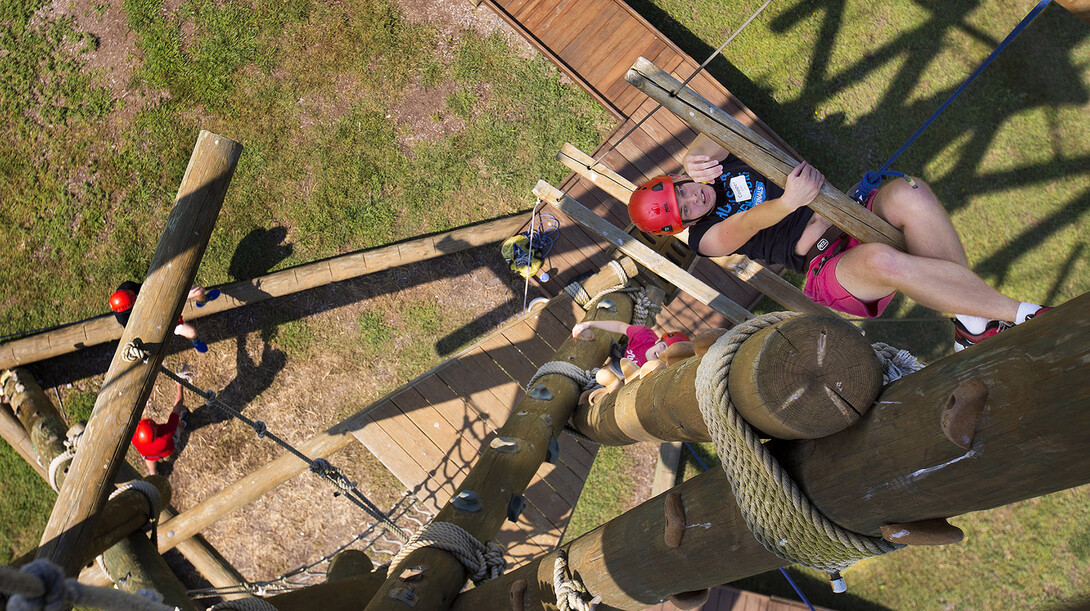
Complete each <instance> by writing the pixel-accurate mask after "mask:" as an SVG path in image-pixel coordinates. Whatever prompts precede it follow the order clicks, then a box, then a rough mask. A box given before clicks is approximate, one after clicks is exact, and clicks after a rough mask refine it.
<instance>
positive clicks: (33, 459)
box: [0, 403, 49, 481]
mask: <svg viewBox="0 0 1090 611" xmlns="http://www.w3.org/2000/svg"><path fill="white" fill-rule="evenodd" d="M0 437H3V438H4V441H6V442H8V445H10V446H11V447H12V448H13V449H14V450H15V451H16V452H17V453H18V454H19V456H22V457H23V460H25V461H26V462H27V464H28V465H30V466H31V467H32V468H33V469H34V470H35V471H37V472H38V475H41V476H42V479H44V480H46V481H49V474H48V473H46V467H45V466H44V465H42V463H40V462H38V454H37V453H36V452H35V451H34V443H33V442H32V441H30V435H28V434H27V432H26V429H24V428H23V423H21V422H19V419H18V418H16V417H15V414H13V413H12V412H11V407H10V406H9V405H8V404H7V403H0Z"/></svg>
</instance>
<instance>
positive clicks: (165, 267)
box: [38, 131, 242, 575]
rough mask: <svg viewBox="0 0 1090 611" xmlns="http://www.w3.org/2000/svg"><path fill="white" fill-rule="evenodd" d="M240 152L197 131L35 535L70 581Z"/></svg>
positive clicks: (148, 390)
mask: <svg viewBox="0 0 1090 611" xmlns="http://www.w3.org/2000/svg"><path fill="white" fill-rule="evenodd" d="M241 152H242V146H241V145H240V144H239V143H237V142H234V141H232V140H229V139H227V138H224V137H222V136H218V135H216V134H213V133H211V132H207V131H202V132H201V133H200V135H199V136H198V138H197V144H196V146H195V147H194V149H193V155H192V156H191V157H190V160H189V167H188V168H186V172H185V175H184V176H183V178H182V184H181V187H180V188H179V189H178V196H177V198H176V199H175V203H174V207H173V209H172V210H171V213H170V216H169V217H168V218H167V220H166V224H165V228H164V231H163V236H162V238H161V239H160V241H159V246H158V248H156V251H155V254H154V255H153V256H152V261H151V267H150V269H149V270H148V275H147V277H146V279H145V280H144V283H143V287H142V288H141V290H140V294H139V295H138V296H137V298H136V304H135V305H134V306H133V309H132V314H131V317H130V319H129V323H128V325H127V326H126V327H125V331H124V333H123V334H122V336H121V342H120V346H119V348H118V350H117V352H116V353H115V354H114V358H113V361H112V362H111V363H110V367H109V369H108V370H107V372H106V378H105V381H104V382H103V385H102V390H101V392H100V393H99V395H98V400H97V401H96V402H95V408H94V411H93V412H92V414H91V419H90V422H89V423H88V425H87V430H86V432H85V433H84V437H83V441H82V443H81V447H80V450H79V452H77V454H76V458H75V460H73V462H72V467H71V468H70V470H69V474H68V478H67V479H66V480H65V483H64V485H63V486H61V490H60V493H59V495H58V497H57V504H56V505H55V506H54V508H53V513H52V515H50V518H49V523H48V524H47V525H46V528H45V533H44V534H43V535H42V547H41V548H40V549H39V554H38V557H39V558H43V559H47V560H50V561H52V562H54V563H56V564H58V565H60V566H62V567H63V568H64V569H65V572H66V573H68V574H70V575H75V574H76V573H77V572H78V571H79V568H80V564H78V558H80V557H82V555H83V549H84V548H86V546H87V543H88V541H89V540H90V536H91V529H92V527H93V524H94V521H95V519H96V517H97V515H98V513H99V512H100V511H101V510H102V505H103V503H104V501H105V498H104V494H105V492H106V488H107V487H106V484H107V483H109V482H112V481H113V480H114V477H116V475H117V471H118V467H119V465H120V464H121V462H123V460H124V456H125V452H126V450H127V449H128V447H129V443H130V440H131V438H132V434H133V431H134V430H135V429H136V423H137V422H138V421H139V419H140V414H141V412H142V410H143V407H144V405H145V404H146V403H147V400H148V396H149V395H150V394H151V389H152V386H153V385H154V383H155V379H156V377H158V374H159V366H160V365H161V364H162V362H163V358H164V357H165V356H166V352H167V346H168V344H169V340H170V339H172V338H173V336H174V327H175V325H176V322H177V320H178V315H179V314H180V313H181V311H182V304H183V303H184V302H185V299H186V295H187V293H188V292H189V288H190V286H191V285H192V282H193V278H194V276H195V275H196V273H197V267H198V266H199V265H200V261H201V257H202V256H203V254H204V249H205V248H206V247H207V245H208V239H209V237H210V236H211V234H212V228H213V227H214V226H215V222H216V218H217V216H218V215H219V211H220V207H221V206H222V205H223V200H224V196H225V195H226V192H227V186H228V184H229V183H230V181H231V176H232V175H233V174H234V170H235V166H236V164H237V163H238V158H239V155H240V154H241ZM136 340H140V341H141V342H142V343H143V345H144V347H145V349H146V350H147V351H148V355H149V356H148V358H147V360H146V361H143V362H142V361H135V362H127V361H126V360H125V358H124V356H123V355H124V353H125V346H126V345H128V344H131V343H132V342H134V341H136Z"/></svg>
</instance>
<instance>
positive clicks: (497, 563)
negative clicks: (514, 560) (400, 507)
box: [387, 522, 507, 584]
mask: <svg viewBox="0 0 1090 611" xmlns="http://www.w3.org/2000/svg"><path fill="white" fill-rule="evenodd" d="M424 547H436V548H439V549H441V550H444V551H447V552H450V553H451V554H452V555H453V556H454V557H455V558H457V559H458V561H459V562H461V563H462V566H463V567H465V569H466V572H467V573H469V578H470V579H471V580H473V583H474V584H480V583H484V582H485V581H488V580H490V579H495V578H497V577H499V576H500V575H502V574H503V571H504V569H505V568H507V560H506V559H504V557H503V547H501V546H500V545H499V544H498V543H495V542H493V541H488V542H487V543H481V542H480V541H479V540H477V538H476V537H474V536H473V535H471V534H469V533H468V532H466V531H465V530H464V529H463V528H462V527H460V526H458V525H456V524H451V523H450V522H431V523H430V524H428V525H427V526H425V527H424V528H423V529H421V530H420V531H419V532H418V533H416V534H415V535H413V537H412V538H411V539H409V542H408V543H406V544H405V545H404V546H403V547H402V548H401V551H400V552H398V553H397V556H394V559H393V560H391V561H390V568H389V571H388V572H387V575H388V576H392V575H393V574H394V571H395V570H397V567H398V565H399V564H401V562H403V561H404V560H405V558H407V557H408V556H409V554H411V553H412V552H413V551H414V550H417V549H420V548H424Z"/></svg>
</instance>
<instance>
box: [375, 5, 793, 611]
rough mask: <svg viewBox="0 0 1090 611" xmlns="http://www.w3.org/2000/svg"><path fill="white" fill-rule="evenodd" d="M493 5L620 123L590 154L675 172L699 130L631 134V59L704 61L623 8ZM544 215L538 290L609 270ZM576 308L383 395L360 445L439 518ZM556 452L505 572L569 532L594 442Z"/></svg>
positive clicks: (604, 203)
mask: <svg viewBox="0 0 1090 611" xmlns="http://www.w3.org/2000/svg"><path fill="white" fill-rule="evenodd" d="M486 6H487V7H491V9H492V10H495V11H496V12H497V13H498V14H500V15H501V16H502V17H503V18H504V19H505V20H507V21H508V22H509V23H511V24H512V25H513V26H514V27H515V28H516V29H517V30H519V31H520V32H522V33H523V35H524V36H526V38H527V39H528V40H530V41H531V42H532V43H533V44H534V45H536V46H537V47H538V48H539V49H540V50H541V51H542V52H543V53H544V54H545V55H546V56H548V57H549V58H551V59H552V60H553V61H555V62H556V63H557V65H558V66H559V67H560V69H561V70H563V71H564V72H565V73H567V74H568V75H569V76H570V77H571V78H573V79H574V80H575V81H576V82H578V83H580V84H581V85H582V86H583V87H584V88H585V89H586V90H587V91H589V92H590V93H591V94H592V95H594V96H595V97H596V98H597V99H598V100H599V101H601V102H602V103H603V104H604V105H605V106H606V107H607V108H608V109H610V111H611V112H613V113H614V114H615V115H617V116H618V117H619V118H621V119H622V124H621V125H620V127H619V128H618V129H617V130H616V131H615V132H614V133H613V134H612V135H611V136H610V137H609V138H608V139H607V141H606V142H605V143H603V144H602V146H601V147H599V149H598V151H596V152H594V157H595V158H598V156H600V155H602V154H603V153H605V152H606V151H607V150H608V151H609V152H608V154H606V155H605V157H604V159H603V161H604V163H606V165H608V166H610V167H611V168H613V169H614V170H616V171H617V172H618V173H620V174H621V175H623V176H625V177H626V178H628V179H629V180H631V181H633V182H635V183H640V182H643V181H644V180H646V179H648V178H651V177H653V176H656V175H659V174H665V173H676V172H678V171H680V169H681V160H682V157H683V155H684V151H685V148H686V147H687V146H688V145H689V144H690V143H691V142H692V140H693V139H694V138H695V136H696V133H695V132H694V131H693V130H691V129H690V128H688V127H687V126H685V125H684V124H683V123H682V122H681V121H680V120H679V119H677V118H676V117H674V116H673V115H672V114H671V113H669V112H668V111H666V110H659V111H658V112H656V113H655V114H654V115H653V116H651V117H650V118H649V119H648V120H647V121H645V122H644V123H643V124H642V125H641V126H640V128H639V129H637V130H635V131H634V132H632V133H631V134H630V135H627V136H626V137H625V134H627V133H628V132H629V131H630V130H631V128H632V126H633V125H635V122H636V121H639V120H640V119H643V118H644V117H645V116H646V115H648V114H649V113H651V111H652V109H654V108H655V103H654V102H653V101H651V100H649V99H648V98H646V97H645V96H644V94H643V93H642V92H640V91H639V90H637V89H635V88H633V87H631V86H630V85H628V84H627V82H625V81H624V73H625V72H626V71H627V70H628V68H629V67H630V66H631V65H632V63H633V62H634V61H635V59H636V58H637V57H639V56H644V57H647V58H649V59H651V60H653V61H654V62H655V63H656V64H658V65H659V66H660V67H663V68H665V69H667V70H669V71H671V72H672V73H673V74H674V75H675V76H677V77H678V78H679V79H681V80H684V79H686V78H687V77H689V75H690V74H692V72H693V71H695V70H696V68H697V66H698V63H697V62H695V61H693V60H692V59H691V58H689V57H688V56H686V55H685V54H684V53H682V52H681V51H680V49H678V48H677V47H676V46H675V45H674V44H673V43H671V42H670V41H668V40H666V38H665V37H663V36H662V35H661V34H660V33H659V32H658V31H657V30H655V29H654V28H653V27H651V25H650V24H648V23H647V22H646V21H645V20H644V19H643V18H641V17H640V16H639V15H637V14H636V13H635V12H634V11H632V10H631V9H630V8H629V7H628V6H627V5H626V4H625V3H623V2H619V1H616V0H495V1H493V0H486V2H485V3H484V4H483V5H482V6H481V7H479V8H478V9H477V10H488V8H485V7H486ZM690 86H691V87H693V88H694V89H695V90H697V91H698V92H700V93H701V94H702V95H704V96H705V97H706V98H708V99H709V100H711V101H713V102H715V103H716V104H719V105H720V106H721V107H723V108H725V109H728V110H729V111H730V112H732V114H733V115H734V116H735V117H736V118H738V119H739V120H740V121H742V122H743V123H745V124H747V125H749V126H751V127H753V128H754V129H756V130H758V131H759V132H761V133H762V134H764V135H765V136H766V137H767V138H768V139H769V140H770V141H772V142H777V143H779V144H780V146H781V147H783V148H785V149H786V150H790V148H789V147H787V145H786V144H784V143H783V142H782V140H781V139H780V138H779V137H778V136H776V135H775V134H774V133H773V132H772V131H771V130H769V129H768V128H767V127H766V126H764V124H763V123H761V122H760V120H759V119H757V117H756V116H754V115H753V114H752V113H751V112H749V110H748V109H746V108H745V106H744V105H742V104H741V102H739V101H737V100H736V99H734V97H733V96H732V95H731V94H730V93H729V92H728V91H727V90H726V88H724V87H723V86H722V85H721V84H719V83H718V82H716V81H715V80H714V79H712V78H710V77H708V76H707V75H706V74H700V75H698V76H697V77H696V78H695V79H693V81H692V82H691V83H690ZM614 145H616V146H614ZM556 186H558V187H560V188H561V189H563V190H565V191H567V193H568V194H569V195H570V196H572V197H573V198H575V199H576V200H577V201H579V202H580V203H582V204H584V205H585V206H587V207H588V208H590V209H591V210H593V211H595V212H596V213H598V214H599V215H600V216H602V217H604V218H606V219H609V220H610V221H611V222H613V223H614V224H615V225H617V226H619V227H621V228H624V227H627V226H628V224H629V221H628V215H627V211H626V209H625V206H624V205H623V204H622V203H620V202H618V201H616V200H614V199H613V198H612V197H611V196H609V195H607V194H606V193H605V192H603V191H601V190H599V189H598V188H597V187H595V186H594V185H593V184H591V183H590V182H589V181H586V180H582V179H579V178H578V177H577V176H576V175H572V177H571V178H569V179H568V180H567V181H565V182H564V183H563V184H562V185H556ZM544 211H545V212H547V213H550V214H553V215H555V216H556V217H557V218H558V219H559V220H560V221H561V230H560V235H559V237H558V239H557V240H556V242H555V243H554V246H553V249H552V251H551V253H550V254H549V257H548V260H547V262H546V269H547V270H548V271H549V272H550V274H551V275H552V279H551V280H550V281H549V282H548V283H547V284H545V285H543V286H541V288H542V289H543V290H544V291H545V292H547V293H549V294H551V295H556V294H559V293H560V292H562V289H563V287H564V286H565V285H566V284H567V283H568V282H570V281H571V280H572V279H574V278H577V277H579V276H581V275H583V274H590V273H593V272H596V271H598V270H599V269H601V268H602V267H603V266H604V265H606V264H607V263H608V261H609V260H610V252H609V247H608V245H607V244H606V243H605V242H604V241H602V240H601V239H599V238H598V237H597V236H596V235H592V234H591V233H589V232H588V231H586V230H584V229H583V228H582V227H580V226H579V225H577V224H575V223H574V222H572V221H571V220H570V219H567V218H566V217H564V216H563V215H562V213H560V212H559V211H557V210H555V209H551V207H545V208H544ZM694 274H695V275H696V276H697V277H698V278H700V279H701V280H703V281H705V282H707V283H708V284H710V285H712V286H714V287H717V288H719V289H720V290H721V291H722V292H723V293H725V294H727V296H728V297H730V298H731V299H733V300H734V301H736V302H738V303H740V304H742V305H743V306H745V307H751V306H752V304H753V303H755V302H756V301H757V300H758V298H759V295H758V294H757V293H755V292H754V291H752V290H751V289H748V288H747V287H745V286H744V285H743V284H742V283H740V282H738V281H737V280H735V279H734V278H733V276H730V275H728V274H727V273H726V272H724V271H723V270H721V269H720V268H719V267H718V266H717V265H715V264H714V263H712V262H710V261H707V260H703V261H700V263H699V264H698V265H697V267H696V269H695V271H694ZM576 310H577V308H576V307H575V306H574V305H573V304H572V303H571V301H570V300H567V299H563V300H559V301H555V300H554V302H553V303H551V304H550V306H549V307H548V308H546V309H545V310H543V311H540V312H538V313H536V314H532V315H530V316H528V317H522V318H518V319H516V320H514V321H512V322H511V323H509V324H508V325H507V326H505V327H503V328H501V329H500V330H498V331H497V332H495V333H494V334H492V335H490V336H489V337H488V338H486V339H484V340H483V341H482V342H481V343H480V344H479V345H478V346H476V347H474V348H472V349H470V350H468V351H467V352H464V353H463V354H461V355H459V356H458V357H456V358H455V359H454V360H451V361H448V362H446V363H444V364H443V365H441V366H439V367H437V368H436V369H435V370H433V371H431V372H428V373H427V374H424V375H422V376H420V377H419V378H418V379H417V380H415V381H414V382H413V383H411V384H410V385H409V386H407V387H406V388H404V389H402V390H400V391H398V392H397V393H395V394H394V395H392V396H391V397H389V398H387V399H386V400H385V401H383V402H382V403H381V404H380V405H379V406H378V407H377V408H376V409H375V410H374V411H372V412H371V413H370V417H369V419H368V421H367V423H366V425H365V426H364V427H363V428H362V429H360V430H359V431H357V432H356V433H355V434H356V436H357V437H358V438H359V440H360V441H361V442H362V443H363V444H364V445H366V446H367V448H368V449H370V451H371V452H372V453H373V454H374V455H375V456H377V457H378V458H379V459H380V460H381V461H382V462H383V463H384V464H385V465H386V466H387V467H388V468H389V469H390V471H392V472H393V473H394V475H395V476H397V477H398V478H399V479H400V480H401V481H402V482H403V483H404V484H406V486H407V487H408V488H410V489H412V490H413V491H414V492H416V494H417V496H418V498H419V499H420V500H421V501H422V502H423V503H424V504H426V505H427V506H429V507H431V508H432V509H433V510H437V509H438V508H439V507H442V506H443V505H444V504H445V503H446V502H447V501H448V500H449V499H450V497H451V495H452V494H453V492H454V491H455V489H456V487H457V486H458V484H459V483H460V482H461V481H462V479H463V478H464V477H465V475H466V473H467V472H468V470H469V469H470V468H471V467H472V465H473V464H474V463H475V462H476V458H477V456H478V455H479V452H480V449H481V448H482V447H484V444H486V443H487V442H488V441H489V440H490V439H491V436H492V435H494V434H495V431H496V429H498V428H499V427H500V426H501V425H502V424H503V423H504V421H505V419H506V418H507V414H508V412H509V411H510V410H511V409H512V406H514V405H515V403H516V401H517V400H518V398H519V396H520V393H521V392H523V390H522V388H523V387H524V386H525V384H526V383H527V382H528V381H529V379H530V377H531V376H532V375H533V374H534V372H536V371H537V369H538V367H540V366H541V365H542V364H543V363H545V362H546V361H548V360H551V358H552V356H553V353H554V352H555V350H556V348H557V347H558V346H559V345H560V342H562V341H563V340H564V339H565V338H566V337H567V336H568V334H569V333H570V329H571V327H572V325H574V324H575V323H576V322H577V321H578V320H580V319H581V318H582V312H581V311H576ZM659 324H660V326H662V327H663V328H665V329H688V330H693V329H699V328H708V327H726V326H729V323H728V322H727V321H726V319H725V318H724V317H723V316H721V315H719V314H717V313H715V312H713V311H711V310H710V309H709V308H707V307H706V306H704V305H703V304H701V303H699V302H697V301H695V300H694V299H692V298H691V297H688V296H686V295H684V294H682V295H680V296H679V297H678V298H677V299H675V300H674V301H673V303H672V304H671V305H670V306H669V307H668V308H666V309H664V311H663V313H662V314H661V315H660V316H659ZM560 447H561V452H560V460H559V462H558V463H557V464H556V465H545V466H543V467H542V469H541V470H540V471H539V472H538V474H537V476H535V478H534V480H533V481H532V482H531V484H530V487H529V489H528V490H527V492H526V500H527V506H526V509H525V511H524V512H523V515H522V517H521V518H520V519H519V521H518V523H517V524H512V523H507V524H506V526H505V528H504V530H503V531H502V532H501V534H500V536H499V537H498V540H499V541H500V542H501V543H502V544H504V545H505V546H506V547H507V551H508V560H509V562H510V565H509V566H518V565H520V564H522V563H524V562H526V561H527V560H529V559H531V558H533V557H535V556H538V555H540V554H542V553H544V552H547V551H550V550H551V549H553V547H555V545H556V544H557V543H558V542H559V541H560V539H561V537H562V535H563V532H564V529H565V528H566V526H567V522H568V519H569V517H570V516H571V511H572V508H573V507H574V505H575V503H576V501H577V500H578V498H579V494H580V492H581V491H582V487H583V482H584V480H585V479H586V476H587V473H588V472H589V470H590V465H591V463H592V461H593V459H594V455H595V452H596V446H594V445H593V444H580V443H579V442H577V441H575V439H574V438H571V437H569V436H566V435H565V436H562V439H561V440H560ZM747 608H748V607H747ZM761 608H764V607H761Z"/></svg>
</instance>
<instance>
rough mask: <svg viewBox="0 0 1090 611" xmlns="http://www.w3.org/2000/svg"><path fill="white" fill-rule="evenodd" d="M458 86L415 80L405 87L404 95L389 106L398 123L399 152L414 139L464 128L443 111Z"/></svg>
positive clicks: (414, 140)
mask: <svg viewBox="0 0 1090 611" xmlns="http://www.w3.org/2000/svg"><path fill="white" fill-rule="evenodd" d="M457 89H458V85H457V84H455V83H444V84H442V85H440V86H439V87H423V86H421V85H419V84H415V83H414V84H410V85H409V86H408V87H407V88H406V90H405V97H404V98H402V99H401V101H400V102H398V103H397V104H396V105H395V106H394V107H393V108H391V109H390V114H391V118H392V119H393V120H394V123H395V124H397V126H398V130H397V131H398V134H397V142H398V145H399V146H400V147H401V150H402V152H405V153H409V152H410V150H411V149H412V147H413V145H414V144H416V143H417V142H420V141H425V142H427V141H429V140H438V139H440V138H443V137H444V136H447V135H450V134H453V133H457V132H459V131H461V130H462V129H464V128H465V121H463V120H462V119H461V118H460V117H458V116H457V115H454V114H452V113H449V112H445V108H446V100H447V97H449V96H450V94H452V93H454V92H455V91H457Z"/></svg>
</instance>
